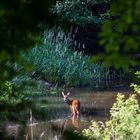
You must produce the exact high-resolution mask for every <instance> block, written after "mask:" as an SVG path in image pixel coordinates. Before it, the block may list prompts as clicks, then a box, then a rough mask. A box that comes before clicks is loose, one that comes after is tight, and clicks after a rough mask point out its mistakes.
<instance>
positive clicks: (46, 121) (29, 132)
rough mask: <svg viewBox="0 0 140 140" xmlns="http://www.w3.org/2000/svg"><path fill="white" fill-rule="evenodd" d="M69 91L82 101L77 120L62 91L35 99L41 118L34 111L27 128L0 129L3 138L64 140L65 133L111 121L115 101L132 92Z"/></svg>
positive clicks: (10, 125)
mask: <svg viewBox="0 0 140 140" xmlns="http://www.w3.org/2000/svg"><path fill="white" fill-rule="evenodd" d="M67 91H70V92H71V94H70V97H69V98H70V99H78V100H80V102H81V114H80V117H79V118H78V119H73V118H71V117H70V110H69V106H68V105H67V104H66V103H65V102H64V101H63V97H62V95H61V92H59V93H58V94H54V95H49V96H45V97H39V98H38V99H37V100H36V104H37V106H39V108H38V110H40V112H41V114H42V117H41V119H40V116H38V115H37V114H36V111H34V110H32V111H30V112H29V120H28V122H27V124H26V125H25V126H22V125H19V124H15V123H11V122H9V123H7V125H6V126H5V128H4V130H0V136H1V137H3V139H4V140H6V139H8V140H63V139H65V138H64V136H63V135H64V133H65V132H66V131H71V130H72V131H81V130H82V129H84V128H87V127H88V126H89V124H90V121H91V120H96V121H103V122H104V121H105V120H107V119H109V109H110V108H111V106H112V105H113V103H114V102H115V98H116V95H117V93H118V92H122V93H124V94H126V95H127V96H128V95H129V94H130V93H131V92H130V91H126V90H125V91H122V90H113V91H93V90H91V89H85V88H84V89H82V88H80V89H67ZM2 131H4V134H3V132H2ZM2 135H3V136H2Z"/></svg>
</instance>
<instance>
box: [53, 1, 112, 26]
mask: <svg viewBox="0 0 140 140" xmlns="http://www.w3.org/2000/svg"><path fill="white" fill-rule="evenodd" d="M109 2H110V0H101V1H97V0H63V1H57V2H56V5H55V6H54V7H53V8H52V9H51V11H52V12H53V13H56V14H57V15H58V17H59V19H60V20H62V21H68V22H70V23H72V24H76V25H82V26H83V25H88V24H100V23H101V22H102V21H103V20H104V19H105V18H106V17H108V16H109V12H108V11H107V5H108V3H109ZM102 5H103V6H102ZM101 7H103V8H102V9H101Z"/></svg>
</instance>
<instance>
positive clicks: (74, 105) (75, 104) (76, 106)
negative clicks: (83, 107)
mask: <svg viewBox="0 0 140 140" xmlns="http://www.w3.org/2000/svg"><path fill="white" fill-rule="evenodd" d="M62 95H63V99H64V101H65V102H66V104H68V105H69V106H70V110H71V113H72V117H73V118H75V117H77V118H78V117H79V115H80V101H79V100H78V99H72V100H70V99H69V98H68V96H69V95H70V92H68V93H67V94H64V92H62Z"/></svg>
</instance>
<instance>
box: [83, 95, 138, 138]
mask: <svg viewBox="0 0 140 140" xmlns="http://www.w3.org/2000/svg"><path fill="white" fill-rule="evenodd" d="M139 111H140V108H139V104H138V101H137V100H136V95H131V96H130V97H129V98H128V99H127V100H125V96H124V95H122V94H118V96H117V101H116V103H114V105H113V107H112V108H111V110H110V113H111V119H110V120H109V121H106V122H105V124H103V123H101V122H95V121H93V122H92V125H91V126H90V127H89V129H85V130H83V135H84V136H86V137H88V138H89V139H95V140H110V139H112V140H139V139H140V133H139V130H140V112H139Z"/></svg>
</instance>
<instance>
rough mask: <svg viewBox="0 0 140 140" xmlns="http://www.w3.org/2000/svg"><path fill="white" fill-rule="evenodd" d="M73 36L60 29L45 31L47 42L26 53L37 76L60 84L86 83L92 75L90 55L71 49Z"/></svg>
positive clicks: (77, 84) (76, 84)
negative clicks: (89, 62)
mask: <svg viewBox="0 0 140 140" xmlns="http://www.w3.org/2000/svg"><path fill="white" fill-rule="evenodd" d="M70 44H71V38H70V34H68V37H67V36H66V35H65V34H64V33H63V32H62V31H60V30H56V31H55V30H50V31H47V32H46V33H45V43H44V44H42V45H40V46H37V47H35V48H33V49H30V50H29V52H28V54H27V55H26V57H25V58H26V59H27V61H28V62H31V63H32V64H34V69H33V72H34V73H36V74H38V75H37V78H38V79H39V78H42V79H45V80H48V81H50V82H52V83H55V84H58V85H66V86H79V85H85V84H87V83H88V82H89V80H90V79H91V77H92V74H91V66H90V64H88V63H87V62H88V59H89V57H87V56H84V55H83V54H82V53H78V52H74V51H72V50H71V49H70Z"/></svg>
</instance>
